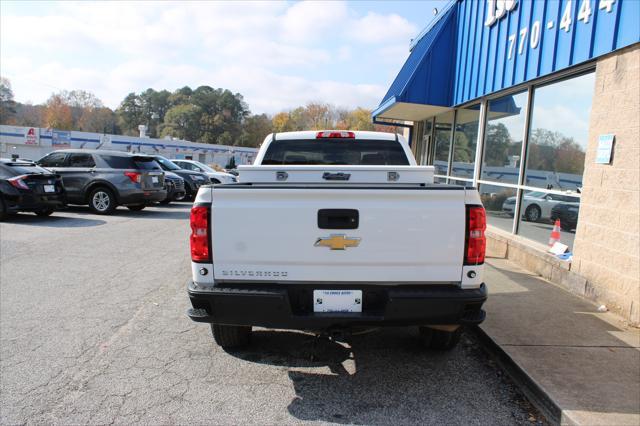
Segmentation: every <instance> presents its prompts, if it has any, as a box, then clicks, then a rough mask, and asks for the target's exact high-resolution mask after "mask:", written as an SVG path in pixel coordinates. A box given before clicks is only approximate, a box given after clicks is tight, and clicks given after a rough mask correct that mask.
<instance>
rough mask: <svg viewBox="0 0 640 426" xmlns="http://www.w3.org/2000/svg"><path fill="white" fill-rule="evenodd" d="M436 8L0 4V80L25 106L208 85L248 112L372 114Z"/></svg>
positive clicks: (397, 4) (112, 99) (391, 4)
mask: <svg viewBox="0 0 640 426" xmlns="http://www.w3.org/2000/svg"><path fill="white" fill-rule="evenodd" d="M447 3H448V0H429V1H353V2H343V1H321V2H284V1H283V2H266V1H259V2H240V1H237V2H223V1H215V2H214V1H210V2H179V3H172V2H142V1H139V2H131V3H129V2H98V3H94V2H24V1H20V2H12V1H7V0H2V1H1V2H0V74H1V75H2V77H6V78H8V79H9V80H10V82H11V85H12V88H13V92H14V95H15V100H17V101H19V102H32V103H36V104H37V103H42V102H44V101H46V99H47V98H48V97H49V96H50V95H51V93H52V92H58V91H60V90H73V89H82V90H87V91H89V92H92V93H94V94H95V95H96V96H98V98H100V99H101V100H102V101H103V102H104V103H105V105H107V106H109V107H111V108H116V107H117V106H118V104H119V103H120V101H122V99H123V98H124V97H125V96H126V95H127V94H128V93H130V92H141V91H143V90H146V89H147V88H149V87H151V88H154V89H156V90H162V89H167V90H170V91H173V90H175V89H177V88H180V87H183V86H191V87H192V88H195V87H197V86H200V85H208V86H212V87H214V88H218V87H221V88H226V89H229V90H231V91H233V92H239V93H241V94H242V95H243V96H244V98H245V101H246V102H247V103H248V104H249V108H250V109H251V112H252V113H268V114H273V113H276V112H279V111H283V110H287V109H291V108H295V107H297V106H300V105H304V104H306V103H308V102H312V101H313V102H316V101H319V102H327V103H331V104H334V105H337V106H341V107H349V108H353V107H356V106H362V107H365V108H371V109H373V108H375V107H377V106H378V104H379V102H380V101H381V100H382V97H383V96H384V94H385V93H386V90H387V88H388V87H389V85H390V84H391V82H392V81H393V79H394V78H395V76H396V74H397V72H398V71H399V70H400V68H401V66H402V64H403V63H404V61H405V59H406V58H407V56H408V54H409V43H410V41H411V39H412V38H414V37H415V36H416V35H417V34H418V33H419V32H420V31H421V30H422V29H423V28H424V27H425V26H427V24H428V23H429V22H430V21H431V20H432V19H434V14H433V9H434V7H435V8H439V9H442V7H444V6H445V5H446V4H447Z"/></svg>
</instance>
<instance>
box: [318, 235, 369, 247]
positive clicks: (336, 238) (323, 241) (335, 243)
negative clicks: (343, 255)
mask: <svg viewBox="0 0 640 426" xmlns="http://www.w3.org/2000/svg"><path fill="white" fill-rule="evenodd" d="M359 244H360V238H348V237H347V236H346V235H344V234H332V235H331V236H330V237H328V238H318V240H317V241H316V243H315V244H314V246H316V247H329V248H330V249H331V250H344V249H346V248H347V247H358V245H359Z"/></svg>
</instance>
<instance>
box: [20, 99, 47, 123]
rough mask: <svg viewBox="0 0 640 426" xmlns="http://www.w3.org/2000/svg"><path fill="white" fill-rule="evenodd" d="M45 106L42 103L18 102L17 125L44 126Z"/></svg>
mask: <svg viewBox="0 0 640 426" xmlns="http://www.w3.org/2000/svg"><path fill="white" fill-rule="evenodd" d="M44 111H45V107H44V106H42V105H31V104H21V103H17V104H16V115H15V120H14V121H15V125H16V126H25V127H43V126H45V124H44Z"/></svg>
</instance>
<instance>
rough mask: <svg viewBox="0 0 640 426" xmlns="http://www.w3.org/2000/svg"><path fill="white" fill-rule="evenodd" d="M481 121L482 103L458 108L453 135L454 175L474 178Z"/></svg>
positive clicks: (452, 170)
mask: <svg viewBox="0 0 640 426" xmlns="http://www.w3.org/2000/svg"><path fill="white" fill-rule="evenodd" d="M479 123H480V104H476V105H472V106H470V107H467V108H460V109H459V110H458V112H457V115H456V128H455V132H454V135H453V164H452V166H451V175H452V176H458V177H464V178H468V179H472V178H473V168H474V164H475V162H476V146H477V142H478V124H479Z"/></svg>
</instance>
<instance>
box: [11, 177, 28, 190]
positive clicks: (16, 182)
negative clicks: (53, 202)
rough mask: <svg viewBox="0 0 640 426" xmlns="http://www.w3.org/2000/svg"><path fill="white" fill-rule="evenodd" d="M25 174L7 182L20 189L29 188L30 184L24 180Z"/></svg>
mask: <svg viewBox="0 0 640 426" xmlns="http://www.w3.org/2000/svg"><path fill="white" fill-rule="evenodd" d="M24 178H26V176H25V175H21V176H16V177H13V178H11V179H7V182H9V183H10V184H11V186H13V187H16V188H19V189H29V186H28V185H27V184H26V183H25V182H24V180H23V179H24Z"/></svg>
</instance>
